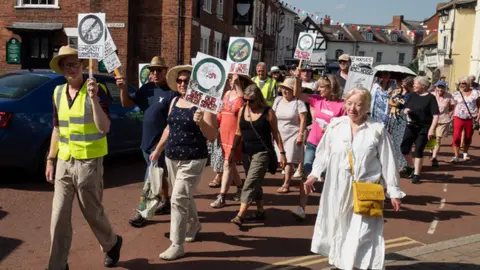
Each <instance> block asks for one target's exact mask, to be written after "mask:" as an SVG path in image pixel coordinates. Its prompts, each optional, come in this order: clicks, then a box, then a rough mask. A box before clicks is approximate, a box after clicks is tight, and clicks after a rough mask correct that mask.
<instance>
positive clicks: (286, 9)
mask: <svg viewBox="0 0 480 270" xmlns="http://www.w3.org/2000/svg"><path fill="white" fill-rule="evenodd" d="M282 9H283V10H284V11H286V12H290V13H293V14H294V15H297V12H295V11H293V10H291V9H290V8H289V7H287V6H286V5H282Z"/></svg>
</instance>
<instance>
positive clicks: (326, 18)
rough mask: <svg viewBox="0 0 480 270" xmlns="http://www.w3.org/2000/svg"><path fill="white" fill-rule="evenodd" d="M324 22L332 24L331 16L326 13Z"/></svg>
mask: <svg viewBox="0 0 480 270" xmlns="http://www.w3.org/2000/svg"><path fill="white" fill-rule="evenodd" d="M323 24H325V25H330V16H328V15H325V18H323Z"/></svg>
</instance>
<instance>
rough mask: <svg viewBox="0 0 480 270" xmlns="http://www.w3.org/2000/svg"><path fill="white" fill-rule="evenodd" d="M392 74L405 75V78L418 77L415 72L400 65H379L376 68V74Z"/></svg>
mask: <svg viewBox="0 0 480 270" xmlns="http://www.w3.org/2000/svg"><path fill="white" fill-rule="evenodd" d="M382 71H386V72H390V73H396V74H397V75H403V76H408V75H411V76H417V74H416V73H415V72H413V71H412V70H411V69H409V68H408V67H404V66H399V65H378V66H376V67H375V73H377V72H382Z"/></svg>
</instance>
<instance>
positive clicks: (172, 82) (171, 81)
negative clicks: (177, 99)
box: [167, 65, 193, 91]
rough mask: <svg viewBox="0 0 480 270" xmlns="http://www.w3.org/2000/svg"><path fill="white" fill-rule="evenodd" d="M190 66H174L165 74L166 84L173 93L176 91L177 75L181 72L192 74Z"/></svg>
mask: <svg viewBox="0 0 480 270" xmlns="http://www.w3.org/2000/svg"><path fill="white" fill-rule="evenodd" d="M192 68H193V67H192V66H191V65H180V66H175V67H173V68H171V69H170V70H169V71H168V72H167V84H168V87H169V88H170V89H172V90H173V91H177V78H178V74H179V73H180V72H182V71H188V72H192Z"/></svg>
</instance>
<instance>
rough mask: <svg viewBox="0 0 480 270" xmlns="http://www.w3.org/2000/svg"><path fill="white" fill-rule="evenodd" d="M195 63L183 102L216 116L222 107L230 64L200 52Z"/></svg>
mask: <svg viewBox="0 0 480 270" xmlns="http://www.w3.org/2000/svg"><path fill="white" fill-rule="evenodd" d="M195 62H196V63H195V65H194V66H193V70H192V75H191V77H190V82H189V83H188V89H187V95H186V96H185V100H186V101H188V102H190V103H191V104H193V105H195V106H197V107H199V108H201V109H203V110H206V111H209V112H212V113H215V114H216V113H217V112H218V111H219V110H220V107H221V105H222V96H223V89H224V88H225V84H226V82H227V80H228V71H229V70H230V66H231V64H230V63H228V62H227V61H225V60H222V59H218V58H215V57H212V56H210V55H207V54H203V53H201V52H199V53H197V57H195Z"/></svg>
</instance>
